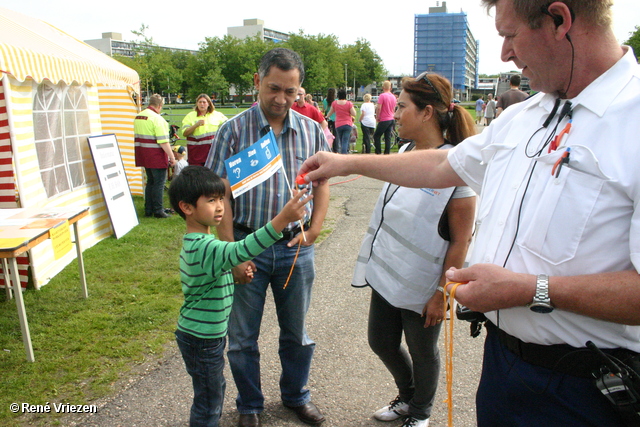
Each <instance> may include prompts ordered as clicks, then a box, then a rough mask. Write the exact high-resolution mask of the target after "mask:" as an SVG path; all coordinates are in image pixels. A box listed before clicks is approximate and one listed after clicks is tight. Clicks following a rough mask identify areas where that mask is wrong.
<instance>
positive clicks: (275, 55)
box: [258, 47, 304, 84]
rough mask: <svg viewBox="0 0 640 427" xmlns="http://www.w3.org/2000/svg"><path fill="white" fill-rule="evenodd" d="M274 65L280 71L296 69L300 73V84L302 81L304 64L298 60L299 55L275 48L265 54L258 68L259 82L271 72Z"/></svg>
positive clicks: (281, 48)
mask: <svg viewBox="0 0 640 427" xmlns="http://www.w3.org/2000/svg"><path fill="white" fill-rule="evenodd" d="M274 65H275V66H276V67H278V68H279V69H281V70H282V71H289V70H293V69H297V70H298V71H299V72H300V84H302V82H303V81H304V64H303V63H302V59H300V55H298V54H297V53H295V52H294V51H292V50H291V49H285V48H283V47H277V48H275V49H271V50H270V51H269V52H267V53H265V54H264V56H263V57H262V59H261V60H260V66H259V67H258V75H259V76H260V80H262V79H263V78H265V77H266V76H268V75H269V71H271V67H272V66H274Z"/></svg>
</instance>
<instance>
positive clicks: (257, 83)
mask: <svg viewBox="0 0 640 427" xmlns="http://www.w3.org/2000/svg"><path fill="white" fill-rule="evenodd" d="M253 85H254V86H255V88H256V90H260V75H259V74H258V73H254V74H253Z"/></svg>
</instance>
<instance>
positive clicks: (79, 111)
mask: <svg viewBox="0 0 640 427" xmlns="http://www.w3.org/2000/svg"><path fill="white" fill-rule="evenodd" d="M33 126H34V133H35V144H36V153H37V156H38V164H39V166H40V176H41V178H42V184H43V186H44V188H45V191H46V193H47V197H53V196H55V195H57V194H60V193H63V192H66V191H69V190H73V189H76V188H78V187H81V186H83V185H85V184H86V174H85V162H86V161H87V160H86V159H90V158H91V156H90V155H89V153H88V149H89V148H88V144H86V143H85V142H86V137H87V136H89V131H90V125H89V108H88V103H87V95H86V91H85V90H84V88H83V87H80V86H77V85H73V86H67V85H66V84H64V83H61V84H59V85H57V86H53V85H51V84H49V83H42V84H40V85H39V86H38V91H37V93H36V97H35V100H34V102H33Z"/></svg>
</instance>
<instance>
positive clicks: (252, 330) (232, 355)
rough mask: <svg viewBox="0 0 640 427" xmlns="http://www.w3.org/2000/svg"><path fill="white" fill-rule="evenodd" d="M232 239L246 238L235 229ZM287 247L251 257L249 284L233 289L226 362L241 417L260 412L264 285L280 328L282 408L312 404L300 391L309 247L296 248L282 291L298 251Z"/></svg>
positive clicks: (305, 365) (305, 364)
mask: <svg viewBox="0 0 640 427" xmlns="http://www.w3.org/2000/svg"><path fill="white" fill-rule="evenodd" d="M234 234H235V239H236V241H238V240H241V239H243V238H244V237H245V233H242V232H240V231H238V230H234ZM286 244H287V242H286V241H282V242H278V243H276V244H275V245H273V246H271V247H269V248H268V249H267V250H266V251H264V252H263V253H262V254H261V255H259V256H258V257H256V258H254V260H253V262H254V263H255V265H256V267H257V269H258V271H257V272H255V273H254V277H253V280H252V281H251V283H249V284H246V285H236V287H235V292H234V301H233V308H232V310H231V316H230V318H229V351H228V352H227V357H228V358H229V366H230V367H231V372H232V373H233V378H234V380H235V383H236V386H237V388H238V397H237V398H236V404H237V407H238V412H239V413H241V414H252V413H261V412H262V411H263V409H264V395H263V394H262V390H261V386H260V350H259V348H258V337H259V335H260V323H261V321H262V314H263V311H264V303H265V298H266V294H267V289H268V288H269V285H271V291H272V292H273V297H274V300H275V305H276V313H277V316H278V324H279V325H280V338H279V351H278V354H279V355H280V363H281V366H282V373H281V376H280V393H281V398H282V402H283V403H284V404H285V405H287V406H301V405H304V404H305V403H307V402H309V400H310V399H311V398H310V395H309V390H306V389H305V388H304V387H305V386H306V384H307V380H308V379H309V369H310V367H311V359H312V358H313V351H314V349H315V343H314V342H313V341H312V340H311V339H310V338H309V337H308V335H307V331H306V328H305V317H306V314H307V310H308V308H309V303H310V301H311V288H312V285H313V280H314V278H315V266H314V247H313V246H302V247H301V248H300V254H299V255H298V259H297V261H296V265H295V268H294V269H293V274H292V276H291V280H290V281H289V284H288V286H287V288H286V289H283V287H284V284H285V282H286V280H287V276H288V275H289V270H290V269H291V264H292V263H293V259H294V257H295V254H296V249H297V246H294V247H291V248H288V247H287V245H286Z"/></svg>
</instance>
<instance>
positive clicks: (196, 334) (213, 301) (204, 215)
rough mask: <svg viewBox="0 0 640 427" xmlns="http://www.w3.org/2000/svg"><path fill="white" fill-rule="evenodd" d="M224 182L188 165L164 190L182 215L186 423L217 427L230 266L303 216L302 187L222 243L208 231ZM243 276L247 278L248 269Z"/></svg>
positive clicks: (218, 213)
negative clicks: (256, 224) (188, 393)
mask: <svg viewBox="0 0 640 427" xmlns="http://www.w3.org/2000/svg"><path fill="white" fill-rule="evenodd" d="M225 191H226V188H225V183H224V181H223V180H222V179H220V177H218V175H216V174H215V173H213V172H212V171H211V170H210V169H207V168H205V167H202V166H188V167H186V168H184V169H183V170H182V172H181V173H180V175H178V176H177V177H175V179H174V180H173V181H172V182H171V186H170V188H169V199H170V201H171V206H172V207H173V209H174V210H175V211H176V212H177V213H178V214H179V215H180V216H181V217H182V218H184V219H185V221H186V224H187V233H186V234H185V236H184V238H183V246H182V251H181V252H180V280H181V282H182V292H183V293H184V304H183V305H182V308H181V309H180V316H179V318H178V329H177V331H176V340H177V342H178V347H179V348H180V352H181V353H182V358H183V359H184V362H185V366H186V368H187V372H188V373H189V375H190V376H191V378H192V380H193V392H194V397H193V404H192V406H191V415H190V425H191V426H217V425H218V421H219V419H220V414H221V413H222V403H223V401H224V391H225V387H226V382H225V379H224V375H223V369H224V348H225V345H226V335H227V323H228V320H229V313H230V312H231V306H232V304H233V289H234V283H233V276H232V274H231V269H232V268H233V267H235V266H236V265H239V264H241V263H243V262H245V261H249V260H251V259H252V258H254V257H255V256H257V255H259V254H260V253H261V252H262V251H264V250H265V249H267V248H268V247H269V246H271V245H273V244H274V243H276V242H277V241H278V240H280V239H281V238H282V233H281V232H282V230H283V229H284V228H285V227H286V226H287V225H288V224H289V223H291V222H295V221H298V220H300V219H301V218H302V216H303V215H304V212H305V211H304V205H305V204H306V203H307V202H309V201H310V200H311V199H312V197H313V196H309V197H306V198H304V199H303V196H304V195H305V194H306V190H303V191H300V192H298V193H297V194H296V195H295V196H294V197H292V198H291V200H289V202H288V203H287V204H286V205H285V206H284V208H283V209H282V211H280V213H278V215H276V216H275V218H273V220H271V222H269V223H268V224H267V225H266V226H264V227H262V228H260V229H258V230H256V232H255V233H252V234H249V235H248V236H247V237H246V238H245V239H244V240H240V241H237V242H225V241H221V240H218V239H217V238H216V237H215V236H214V235H212V234H211V227H215V226H217V225H218V224H220V221H221V220H222V217H223V215H224V213H225V212H224V196H225ZM247 275H248V276H249V277H251V276H252V275H253V272H252V271H248V272H247Z"/></svg>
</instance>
